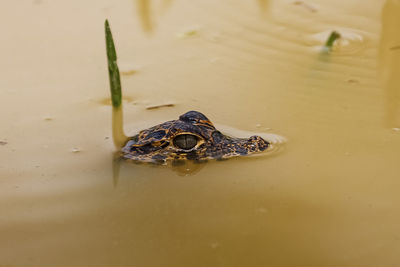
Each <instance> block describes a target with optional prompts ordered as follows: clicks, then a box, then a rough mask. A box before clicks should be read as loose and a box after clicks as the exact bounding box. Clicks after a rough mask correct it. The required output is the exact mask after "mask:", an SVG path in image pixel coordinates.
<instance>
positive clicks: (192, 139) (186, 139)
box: [174, 134, 198, 150]
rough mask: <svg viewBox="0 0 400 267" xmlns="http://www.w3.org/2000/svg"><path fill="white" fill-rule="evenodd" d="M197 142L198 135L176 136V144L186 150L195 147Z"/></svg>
mask: <svg viewBox="0 0 400 267" xmlns="http://www.w3.org/2000/svg"><path fill="white" fill-rule="evenodd" d="M197 142H198V138H197V136H195V135H191V134H181V135H178V136H177V137H175V138H174V145H175V146H177V147H179V148H181V149H185V150H188V149H192V148H194V147H195V146H196V145H197Z"/></svg>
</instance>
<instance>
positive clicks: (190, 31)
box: [176, 26, 200, 38]
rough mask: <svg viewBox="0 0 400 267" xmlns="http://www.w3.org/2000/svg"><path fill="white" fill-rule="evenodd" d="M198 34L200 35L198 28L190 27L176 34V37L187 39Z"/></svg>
mask: <svg viewBox="0 0 400 267" xmlns="http://www.w3.org/2000/svg"><path fill="white" fill-rule="evenodd" d="M199 34H200V26H192V27H189V28H187V29H185V30H183V31H182V32H180V33H177V34H176V37H178V38H187V37H193V36H198V35H199Z"/></svg>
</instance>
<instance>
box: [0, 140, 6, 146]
mask: <svg viewBox="0 0 400 267" xmlns="http://www.w3.org/2000/svg"><path fill="white" fill-rule="evenodd" d="M7 144H8V142H7V141H5V140H0V146H5V145H7Z"/></svg>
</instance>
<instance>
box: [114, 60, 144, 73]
mask: <svg viewBox="0 0 400 267" xmlns="http://www.w3.org/2000/svg"><path fill="white" fill-rule="evenodd" d="M118 67H119V71H120V73H121V74H122V75H126V76H128V75H133V74H135V73H137V72H139V71H140V70H141V69H142V66H139V65H136V64H134V63H129V62H123V61H122V62H119V64H118Z"/></svg>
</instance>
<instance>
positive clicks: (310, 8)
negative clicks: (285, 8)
mask: <svg viewBox="0 0 400 267" xmlns="http://www.w3.org/2000/svg"><path fill="white" fill-rule="evenodd" d="M293 5H296V6H301V7H304V8H305V9H307V10H308V11H310V12H312V13H315V12H317V11H318V9H317V8H315V7H314V6H312V5H310V4H308V3H305V2H303V1H294V2H293Z"/></svg>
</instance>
